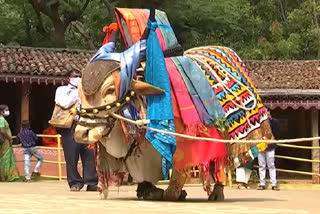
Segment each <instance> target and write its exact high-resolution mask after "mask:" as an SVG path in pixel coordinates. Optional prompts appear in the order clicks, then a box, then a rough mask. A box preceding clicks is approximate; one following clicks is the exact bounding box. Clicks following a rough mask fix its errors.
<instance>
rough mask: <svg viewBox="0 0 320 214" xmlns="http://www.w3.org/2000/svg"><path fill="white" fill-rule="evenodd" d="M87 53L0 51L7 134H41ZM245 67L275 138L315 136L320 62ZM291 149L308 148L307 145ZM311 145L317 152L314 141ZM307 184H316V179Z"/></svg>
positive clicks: (306, 167)
mask: <svg viewBox="0 0 320 214" xmlns="http://www.w3.org/2000/svg"><path fill="white" fill-rule="evenodd" d="M93 54H94V52H93V51H84V50H70V49H48V48H28V47H0V63H1V64H0V90H1V93H0V103H3V104H8V105H9V107H10V110H11V116H10V117H9V123H10V125H11V128H12V130H13V133H14V134H15V133H17V131H18V130H19V127H20V121H21V120H30V123H31V126H32V128H33V129H34V130H35V131H36V132H37V133H41V132H42V130H43V129H44V128H45V127H46V126H47V121H48V120H49V119H50V117H51V113H52V110H53V108H54V95H55V89H56V87H58V86H59V85H63V84H65V83H66V82H67V76H68V74H69V73H70V72H71V71H74V70H76V71H81V70H82V69H83V68H84V67H85V66H86V64H87V62H88V60H89V59H90V58H91V57H92V56H93ZM245 63H246V66H247V71H248V73H249V76H250V77H251V78H252V79H253V81H254V83H255V85H256V87H257V89H258V92H259V94H260V95H261V97H262V99H263V101H264V103H265V105H266V106H267V107H268V108H269V109H271V110H272V116H273V117H275V118H278V119H279V121H280V127H279V136H278V137H279V138H282V139H289V138H301V137H310V136H318V134H319V109H320V84H319V81H320V60H319V61H246V62H245ZM297 144H299V145H309V146H310V142H305V143H297ZM312 144H313V146H318V147H319V141H314V142H313V143H312ZM277 153H278V154H280V155H285V156H286V155H288V156H295V157H301V158H308V159H310V158H311V157H312V158H313V159H315V160H319V150H313V152H311V150H303V151H301V150H298V149H287V148H278V149H277ZM277 161H279V162H278V163H277V166H278V167H280V168H284V169H295V170H301V171H311V170H313V172H316V173H318V174H319V164H318V163H313V164H311V163H305V162H296V161H292V160H286V159H281V160H277ZM313 179H315V180H314V181H315V182H318V183H319V177H316V176H314V178H313Z"/></svg>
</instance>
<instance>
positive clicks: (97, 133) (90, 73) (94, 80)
mask: <svg viewBox="0 0 320 214" xmlns="http://www.w3.org/2000/svg"><path fill="white" fill-rule="evenodd" d="M119 72H120V66H119V62H117V61H113V60H101V61H100V60H99V61H94V62H92V63H90V64H88V66H87V67H86V68H85V69H84V71H83V74H82V79H81V82H80V83H79V86H78V90H79V96H80V99H81V109H82V110H81V111H80V120H79V124H78V125H77V126H76V129H75V140H76V141H77V142H80V143H86V144H92V143H96V142H99V141H100V140H101V139H102V137H104V136H105V135H106V134H107V133H108V131H109V130H110V128H111V127H112V126H113V123H114V122H115V120H114V119H113V118H112V117H111V116H110V113H111V112H115V111H117V110H119V109H120V108H121V106H122V105H123V104H124V103H125V102H127V101H128V100H129V98H132V96H134V95H156V94H161V93H163V90H161V89H159V88H156V87H154V86H151V85H149V84H147V83H145V82H142V81H137V80H133V81H132V83H131V88H130V90H129V92H128V96H126V97H125V98H124V99H123V100H118V99H117V96H116V87H117V79H118V78H120V75H119ZM128 97H129V98H128Z"/></svg>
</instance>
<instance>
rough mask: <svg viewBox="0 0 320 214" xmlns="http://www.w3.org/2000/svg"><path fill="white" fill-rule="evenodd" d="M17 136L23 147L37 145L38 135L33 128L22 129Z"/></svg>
mask: <svg viewBox="0 0 320 214" xmlns="http://www.w3.org/2000/svg"><path fill="white" fill-rule="evenodd" d="M17 137H18V139H19V141H20V142H21V144H22V147H23V148H30V147H34V146H36V145H37V140H38V137H37V135H36V134H35V133H34V132H33V131H32V130H31V129H22V130H21V131H20V132H19V134H18V135H17Z"/></svg>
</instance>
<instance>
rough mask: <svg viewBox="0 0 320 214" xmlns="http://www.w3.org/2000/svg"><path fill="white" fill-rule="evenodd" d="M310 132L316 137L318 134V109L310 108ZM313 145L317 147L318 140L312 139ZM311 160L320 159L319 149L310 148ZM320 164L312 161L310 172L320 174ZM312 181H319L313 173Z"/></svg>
mask: <svg viewBox="0 0 320 214" xmlns="http://www.w3.org/2000/svg"><path fill="white" fill-rule="evenodd" d="M311 133H312V137H318V136H319V111H318V110H317V109H312V110H311ZM312 146H313V147H319V140H314V141H312ZM311 156H312V160H320V157H319V149H313V150H312V155H311ZM319 171H320V165H319V163H312V172H313V173H317V174H320V172H319ZM312 183H313V184H319V183H320V177H319V176H316V175H313V176H312Z"/></svg>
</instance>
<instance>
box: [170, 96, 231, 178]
mask: <svg viewBox="0 0 320 214" xmlns="http://www.w3.org/2000/svg"><path fill="white" fill-rule="evenodd" d="M172 101H173V102H172V103H173V109H174V117H175V127H176V131H177V132H178V133H183V132H185V126H184V124H183V122H182V116H181V112H182V111H183V109H181V108H180V107H179V106H178V102H177V96H175V95H172ZM195 136H198V137H210V138H215V139H222V136H221V135H220V133H219V131H218V130H217V129H216V128H215V127H208V128H206V130H203V132H201V133H198V134H197V135H195ZM226 160H227V147H226V145H225V144H223V143H218V142H212V141H202V140H188V139H185V138H181V137H177V150H176V152H175V154H174V167H175V169H177V170H185V169H188V168H190V167H192V166H199V167H201V168H203V169H206V170H203V171H204V172H205V173H209V171H210V170H209V169H210V164H212V165H213V166H214V171H213V172H214V173H216V172H218V171H219V170H220V169H224V166H225V163H226ZM206 177H207V178H208V179H209V176H206Z"/></svg>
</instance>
